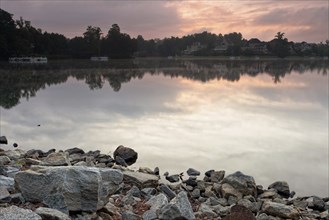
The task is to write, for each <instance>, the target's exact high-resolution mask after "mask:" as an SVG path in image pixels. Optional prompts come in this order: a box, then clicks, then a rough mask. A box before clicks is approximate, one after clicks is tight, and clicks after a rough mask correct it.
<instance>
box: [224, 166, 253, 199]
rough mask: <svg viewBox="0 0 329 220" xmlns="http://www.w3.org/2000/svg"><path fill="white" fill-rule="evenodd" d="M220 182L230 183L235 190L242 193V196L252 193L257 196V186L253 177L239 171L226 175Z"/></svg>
mask: <svg viewBox="0 0 329 220" xmlns="http://www.w3.org/2000/svg"><path fill="white" fill-rule="evenodd" d="M222 183H223V184H224V183H227V184H229V185H231V186H232V187H233V188H234V189H235V190H237V191H239V192H240V193H242V195H243V196H247V195H252V196H254V197H257V187H256V183H255V180H254V178H253V177H252V176H247V175H244V174H243V173H242V172H240V171H238V172H235V173H233V174H231V175H228V176H227V177H225V178H224V179H223V180H222Z"/></svg>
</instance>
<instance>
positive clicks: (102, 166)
mask: <svg viewBox="0 0 329 220" xmlns="http://www.w3.org/2000/svg"><path fill="white" fill-rule="evenodd" d="M96 167H99V168H105V167H106V164H105V163H98V164H96Z"/></svg>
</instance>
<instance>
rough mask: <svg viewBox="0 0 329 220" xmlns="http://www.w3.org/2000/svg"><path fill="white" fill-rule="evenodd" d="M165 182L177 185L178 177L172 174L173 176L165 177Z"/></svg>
mask: <svg viewBox="0 0 329 220" xmlns="http://www.w3.org/2000/svg"><path fill="white" fill-rule="evenodd" d="M166 180H168V181H169V182H171V183H177V182H179V175H178V174H174V175H170V176H166Z"/></svg>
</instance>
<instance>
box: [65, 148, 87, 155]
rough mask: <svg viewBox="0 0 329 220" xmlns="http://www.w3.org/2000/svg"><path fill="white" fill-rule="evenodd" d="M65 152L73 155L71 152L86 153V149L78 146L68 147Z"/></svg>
mask: <svg viewBox="0 0 329 220" xmlns="http://www.w3.org/2000/svg"><path fill="white" fill-rule="evenodd" d="M65 152H68V153H69V155H71V154H84V153H85V152H84V150H82V149H80V148H77V147H74V148H70V149H67V150H65Z"/></svg>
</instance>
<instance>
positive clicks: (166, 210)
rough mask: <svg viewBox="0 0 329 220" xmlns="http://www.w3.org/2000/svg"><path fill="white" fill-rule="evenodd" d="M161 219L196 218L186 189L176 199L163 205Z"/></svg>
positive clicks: (191, 219) (190, 219)
mask: <svg viewBox="0 0 329 220" xmlns="http://www.w3.org/2000/svg"><path fill="white" fill-rule="evenodd" d="M159 219H164V220H165V219H168V220H171V219H189V220H193V219H195V215H194V213H193V209H192V206H191V203H190V201H189V200H188V197H187V193H186V192H185V191H181V192H180V193H178V195H177V196H176V197H175V198H174V199H172V200H171V201H170V203H169V204H167V205H165V206H163V207H162V208H161V210H160V213H159Z"/></svg>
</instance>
